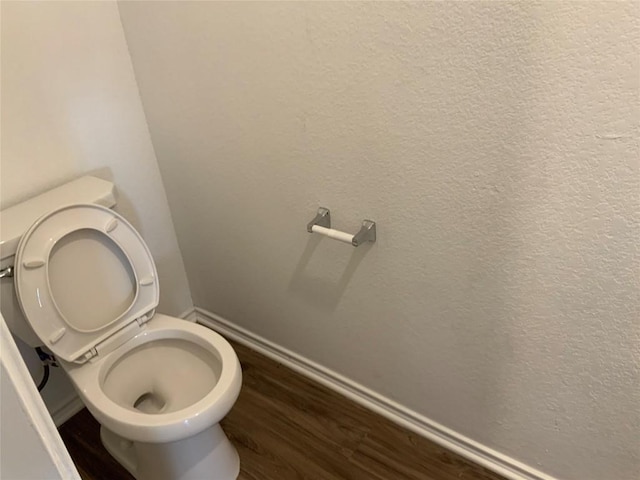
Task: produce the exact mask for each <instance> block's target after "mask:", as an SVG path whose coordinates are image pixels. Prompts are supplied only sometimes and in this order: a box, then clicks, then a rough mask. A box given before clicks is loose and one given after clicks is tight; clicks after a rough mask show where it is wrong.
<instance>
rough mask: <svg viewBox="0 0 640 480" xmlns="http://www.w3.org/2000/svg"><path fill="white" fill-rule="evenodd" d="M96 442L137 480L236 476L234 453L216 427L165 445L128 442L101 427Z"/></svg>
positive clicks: (226, 479)
mask: <svg viewBox="0 0 640 480" xmlns="http://www.w3.org/2000/svg"><path fill="white" fill-rule="evenodd" d="M100 439H101V440H102V444H103V445H104V447H105V448H106V449H107V451H108V452H109V453H110V454H111V455H112V456H113V457H114V458H115V459H116V460H117V461H118V463H120V465H122V466H123V467H124V468H126V469H127V471H128V472H129V473H130V474H131V475H133V476H134V477H135V478H136V479H137V480H201V479H211V480H235V479H236V478H238V474H239V473H240V460H239V457H238V453H237V452H236V449H235V448H234V447H233V445H231V442H230V441H229V439H228V438H227V436H226V435H225V433H224V432H223V431H222V428H221V427H220V425H219V424H216V425H213V426H212V427H209V428H207V429H206V430H203V431H202V432H200V433H198V434H197V435H194V436H193V437H188V438H185V439H183V440H178V441H175V442H168V443H142V442H132V441H130V440H127V439H124V438H122V437H120V436H119V435H116V434H115V433H113V432H111V431H110V430H108V429H106V428H105V427H102V426H101V427H100Z"/></svg>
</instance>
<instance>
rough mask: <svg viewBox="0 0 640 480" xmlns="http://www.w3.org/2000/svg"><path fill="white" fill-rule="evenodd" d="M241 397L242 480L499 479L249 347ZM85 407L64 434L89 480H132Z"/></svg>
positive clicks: (238, 442) (237, 415)
mask: <svg viewBox="0 0 640 480" xmlns="http://www.w3.org/2000/svg"><path fill="white" fill-rule="evenodd" d="M233 347H234V348H235V350H236V352H237V353H238V357H239V358H240V362H241V363H242V371H243V386H242V392H241V393H240V397H239V399H238V401H237V403H236V405H235V406H234V408H233V409H232V411H231V412H230V413H229V415H228V416H227V417H226V418H225V419H224V421H223V422H222V426H223V428H224V430H225V432H226V433H227V435H228V436H229V438H230V439H231V441H232V442H233V444H234V445H235V446H236V448H237V449H238V453H239V454H240V465H241V472H240V480H289V479H309V480H350V479H353V480H365V479H372V480H396V479H397V480H460V479H463V480H472V479H475V480H500V479H502V477H501V476H499V475H497V474H495V473H492V472H490V471H488V470H486V469H484V468H482V467H479V466H477V465H475V464H473V463H471V462H469V461H467V460H465V459H464V458H462V457H460V456H458V455H456V454H454V453H452V452H450V451H448V450H446V449H444V448H442V447H440V446H438V445H436V444H434V443H433V442H430V441H429V440H426V439H424V438H422V437H420V436H418V435H415V434H413V433H411V432H409V431H407V430H404V429H403V428H400V427H398V426H397V425H395V424H393V423H391V422H389V421H388V420H386V419H385V418H383V417H380V416H379V415H376V414H375V413H372V412H370V411H369V410H366V409H365V408H363V407H360V406H359V405H357V404H355V403H353V402H352V401H350V400H348V399H346V398H345V397H343V396H341V395H338V394H337V393H334V392H333V391H331V390H329V389H327V388H325V387H323V386H322V385H320V384H318V383H315V382H313V381H311V380H309V379H307V378H306V377H303V376H302V375H300V374H298V373H296V372H294V371H292V370H290V369H288V368H286V367H284V366H283V365H280V364H278V363H277V362H274V361H273V360H270V359H268V358H266V357H264V356H263V355H261V354H259V353H257V352H255V351H253V350H250V349H248V348H246V347H244V346H242V345H239V344H236V343H234V344H233ZM98 430H99V426H98V424H97V422H95V420H93V418H92V417H91V415H90V414H89V413H88V412H87V411H86V410H83V411H82V412H80V413H79V414H78V415H76V416H74V417H73V418H72V419H70V420H69V421H68V422H67V423H65V424H64V425H63V426H62V427H60V433H61V435H62V438H63V440H64V442H65V444H66V445H67V448H68V449H69V452H70V453H71V456H72V457H73V459H74V461H75V462H76V465H77V466H78V470H79V471H80V475H81V476H82V478H83V479H85V480H94V479H95V480H98V479H113V480H116V479H123V480H124V479H131V478H132V477H131V476H130V475H129V474H128V473H127V472H126V471H125V470H124V469H123V468H122V467H121V466H120V465H119V464H118V463H117V462H116V461H115V460H113V459H112V458H111V456H110V455H109V454H108V453H107V452H106V450H104V448H103V447H102V444H101V443H100V438H99V432H98Z"/></svg>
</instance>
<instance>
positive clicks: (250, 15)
mask: <svg viewBox="0 0 640 480" xmlns="http://www.w3.org/2000/svg"><path fill="white" fill-rule="evenodd" d="M119 6H120V12H121V18H122V21H123V25H124V27H125V33H126V37H127V41H128V44H129V48H130V52H131V55H132V59H133V64H134V69H135V71H136V76H137V79H138V85H139V88H140V91H141V96H142V100H143V104H144V107H145V111H146V114H147V119H148V122H149V126H150V130H151V134H152V139H153V142H154V146H155V148H156V153H157V156H158V161H159V163H160V167H161V171H162V174H163V178H164V182H165V186H166V188H167V192H168V196H169V201H170V205H171V209H172V212H173V217H174V220H175V223H176V228H177V231H178V236H179V241H180V245H181V248H182V252H183V255H184V259H185V263H186V267H187V272H188V276H189V281H190V284H191V287H192V291H193V294H194V300H195V303H196V305H198V306H201V307H203V308H205V309H208V310H211V311H213V312H215V313H218V314H220V315H222V316H224V317H226V318H228V319H230V320H232V321H233V322H236V323H237V324H238V325H241V326H243V327H245V328H247V329H249V330H251V331H253V332H256V333H258V334H260V335H263V336H264V337H266V338H268V339H270V340H272V341H274V342H276V343H279V344H281V345H283V346H285V347H287V348H289V349H292V350H294V351H296V352H299V353H301V354H303V355H305V356H307V357H309V358H311V359H313V360H315V361H317V362H319V363H320V364H322V365H325V366H327V367H329V368H331V369H334V370H336V371H338V372H340V373H342V374H344V375H346V376H347V377H350V378H352V379H354V380H356V381H358V382H360V383H362V384H364V385H366V386H368V387H370V388H372V389H374V390H375V391H377V392H379V393H381V394H383V395H386V396H388V397H390V398H392V399H394V400H397V401H399V402H400V403H402V404H404V405H406V406H407V407H409V408H411V409H413V410H415V411H417V412H419V413H421V414H423V415H426V416H427V417H429V418H431V419H433V420H436V421H438V422H440V423H442V424H444V425H445V426H447V427H450V428H452V429H454V430H457V431H458V432H460V433H462V434H464V435H467V436H469V437H471V438H473V439H475V440H477V441H479V442H482V443H484V444H485V445H487V446H489V447H493V448H495V449H497V450H499V451H501V452H503V453H505V454H507V455H510V456H513V457H515V458H517V459H519V460H521V461H523V462H525V463H528V464H529V465H531V466H534V467H536V468H539V469H541V470H543V471H545V472H548V473H550V474H553V475H556V476H558V477H560V478H574V479H580V480H588V479H593V480H596V479H604V478H608V479H616V480H626V479H632V478H637V473H638V470H639V469H640V458H639V457H638V430H639V429H640V412H639V411H638V404H639V402H640V394H639V389H638V385H639V377H638V363H639V362H640V353H639V350H638V348H639V340H640V338H639V333H640V332H639V325H638V317H639V306H640V299H639V296H638V295H639V294H638V292H639V288H640V284H639V280H638V268H639V255H638V253H639V252H638V238H639V237H640V199H639V191H640V172H639V165H638V119H639V118H638V117H639V115H638V113H639V112H638V90H639V85H638V70H639V66H640V65H639V44H638V40H639V38H638V34H639V29H638V8H637V3H636V4H633V3H608V2H607V3H597V2H583V3H576V2H567V3H564V4H563V3H544V4H539V3H534V2H520V3H503V2H495V3H493V2H488V3H478V2H476V3H470V2H445V3H440V2H429V3H427V2H424V3H413V4H406V3H373V2H371V3H325V2H313V3H310V2H300V3H250V4H247V3H207V2H205V3H188V4H186V3H180V2H177V3H173V2H172V3H164V2H153V3H147V2H141V3H131V2H122V3H120V4H119ZM319 205H322V206H326V207H329V208H331V210H332V213H333V220H334V225H335V227H336V228H340V229H344V230H355V229H356V228H357V227H358V225H359V223H360V221H361V220H362V219H363V218H371V219H374V220H376V221H377V222H378V228H379V230H378V233H379V240H378V242H377V243H376V244H375V245H373V246H372V247H370V248H367V247H363V248H360V249H357V250H356V249H353V248H351V247H349V246H346V245H344V244H339V243H336V242H333V241H330V240H327V239H319V238H317V237H314V236H311V235H309V234H307V233H306V231H305V225H306V223H307V222H308V221H309V220H310V219H311V218H312V217H313V216H314V214H315V210H316V208H317V207H318V206H319Z"/></svg>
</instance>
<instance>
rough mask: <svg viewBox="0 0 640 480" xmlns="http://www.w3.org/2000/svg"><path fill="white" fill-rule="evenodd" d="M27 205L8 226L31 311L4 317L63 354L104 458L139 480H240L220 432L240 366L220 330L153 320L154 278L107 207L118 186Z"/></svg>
mask: <svg viewBox="0 0 640 480" xmlns="http://www.w3.org/2000/svg"><path fill="white" fill-rule="evenodd" d="M105 199H106V200H105ZM28 202H29V203H28V204H25V205H18V206H16V207H13V208H12V209H10V210H13V211H12V212H9V211H7V212H6V213H7V214H6V215H5V212H2V218H1V220H2V222H3V225H2V241H1V243H0V247H1V250H2V261H3V265H4V264H6V263H7V262H8V259H9V257H10V256H12V257H13V258H10V260H12V262H13V268H14V285H15V293H16V298H17V302H18V304H19V306H20V310H21V312H22V315H21V314H20V312H18V311H15V312H10V314H9V315H7V314H6V312H5V311H4V310H3V315H4V316H5V318H6V319H7V324H8V326H9V328H10V329H11V330H12V332H13V333H14V334H15V335H17V336H18V337H21V339H22V340H24V341H25V342H26V343H27V344H29V345H31V346H39V345H45V346H46V347H47V348H48V349H50V350H51V351H52V352H53V353H54V354H55V356H56V358H57V359H58V362H59V363H60V365H61V366H62V368H63V369H64V370H65V371H66V372H67V374H68V375H69V378H70V379H71V381H72V383H73V385H74V386H75V388H76V390H77V391H78V394H79V396H80V398H81V399H82V401H83V402H84V404H85V406H86V407H87V409H88V410H89V411H90V412H91V414H92V415H93V416H94V417H95V418H96V420H98V422H99V423H100V425H101V432H100V437H101V440H102V443H103V444H104V446H105V448H106V449H107V450H108V451H109V452H110V453H111V455H113V456H114V457H115V458H116V460H118V462H119V463H120V464H122V465H123V466H124V467H125V468H126V469H127V470H128V471H129V472H130V473H131V474H132V475H133V476H134V477H135V478H137V479H138V480H151V479H154V480H188V479H194V480H195V479H198V480H199V479H214V480H232V479H235V478H237V476H238V474H239V469H240V464H239V459H238V454H237V452H236V450H235V449H234V447H233V446H232V445H231V443H230V442H229V440H228V439H227V437H226V435H225V434H224V432H223V431H222V428H221V427H220V425H219V423H220V420H221V419H222V418H223V417H224V416H225V415H226V414H227V413H228V412H229V410H230V409H231V407H232V406H233V404H234V403H235V401H236V399H237V397H238V395H239V393H240V387H241V382H242V374H241V369H240V364H239V362H238V358H237V356H236V354H235V352H234V350H233V348H232V347H231V345H229V343H228V342H227V341H226V340H225V339H224V338H222V337H221V336H220V335H218V334H217V333H215V332H213V331H212V330H210V329H207V328H205V327H203V326H201V325H197V324H194V323H190V322H188V321H185V320H182V319H178V318H174V317H170V316H167V315H163V314H160V313H156V312H155V309H156V307H157V305H158V301H159V285H158V275H157V272H156V267H155V264H154V261H153V258H152V257H151V253H150V252H149V249H148V247H147V246H146V244H145V243H144V241H143V240H142V237H141V236H140V234H139V233H138V232H137V231H136V230H135V229H134V228H133V226H132V225H131V224H130V223H129V222H128V221H127V220H126V219H125V218H124V217H122V216H121V215H120V214H118V213H117V212H115V211H113V210H112V209H110V208H108V207H109V206H113V204H114V203H115V198H114V197H113V185H112V184H111V183H110V182H106V181H104V180H100V179H96V178H93V177H83V178H82V179H79V180H76V181H75V182H72V183H70V184H67V185H65V186H63V187H60V188H58V189H56V190H54V191H50V192H47V193H46V194H44V195H43V196H41V197H40V198H38V197H36V198H34V199H32V200H30V201H28ZM45 210H46V212H45V213H43V211H45ZM36 216H37V218H33V217H36ZM30 217H31V218H30ZM14 219H15V220H14ZM26 221H32V223H31V225H30V226H28V228H26V229H25V228H24V227H25V224H26ZM7 222H9V225H7ZM12 222H13V223H12ZM21 230H23V233H22V234H19V232H20V231H21ZM18 239H19V243H18ZM16 244H17V245H16ZM13 249H15V253H13ZM12 253H13V255H11V254H12Z"/></svg>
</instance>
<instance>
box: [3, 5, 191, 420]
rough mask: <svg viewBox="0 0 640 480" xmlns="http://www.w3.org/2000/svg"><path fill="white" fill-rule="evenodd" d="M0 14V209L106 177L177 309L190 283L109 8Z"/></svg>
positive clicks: (60, 396) (169, 309)
mask: <svg viewBox="0 0 640 480" xmlns="http://www.w3.org/2000/svg"><path fill="white" fill-rule="evenodd" d="M1 13H2V17H1V21H2V31H1V39H2V60H1V61H2V90H1V102H2V132H1V133H2V147H1V161H0V173H1V175H0V201H1V204H2V207H3V208H4V207H7V206H10V205H13V204H15V203H17V202H19V201H21V200H23V199H25V198H28V197H30V196H32V195H34V194H37V193H40V192H42V191H44V190H46V189H48V188H50V187H53V186H57V185H59V184H61V183H64V182H66V181H68V180H69V179H72V178H75V177H78V176H81V175H84V174H87V173H90V174H93V175H96V176H99V177H102V178H106V179H108V180H111V181H113V182H114V183H115V184H116V188H117V193H118V206H117V210H118V211H119V212H120V213H122V214H123V215H125V216H126V217H127V218H128V219H129V220H131V221H132V223H133V224H134V225H135V227H136V228H137V229H138V230H139V231H140V232H141V233H142V235H143V237H144V238H145V240H146V242H147V243H148V244H149V247H150V249H151V251H152V253H153V255H154V258H155V261H156V264H157V267H158V275H159V277H160V285H161V300H160V306H159V309H160V310H161V311H163V312H165V313H168V314H173V315H178V314H180V313H182V312H183V311H184V310H186V309H188V308H190V307H191V306H192V302H191V296H190V291H189V286H188V283H187V278H186V273H185V269H184V265H183V261H182V257H181V254H180V251H179V249H178V244H177V240H176V236H175V232H174V227H173V223H172V219H171V215H170V212H169V208H168V204H167V198H166V194H165V191H164V187H163V185H162V180H161V177H160V172H159V170H158V165H157V162H156V159H155V153H154V150H153V145H152V144H151V139H150V136H149V131H148V128H147V124H146V120H145V116H144V111H143V109H142V104H141V102H140V97H139V95H138V89H137V86H136V80H135V77H134V72H133V69H132V66H131V59H130V57H129V52H128V50H127V45H126V42H125V38H124V34H123V30H122V24H121V22H120V19H119V15H118V8H117V5H116V4H115V3H114V2H2V6H1ZM35 367H36V368H35V370H34V369H33V368H32V371H33V372H34V375H35V376H36V377H37V380H39V379H40V376H41V372H40V371H39V370H40V369H39V367H38V366H37V364H36V365H35ZM36 370H37V371H36ZM70 395H71V396H72V395H73V392H72V389H71V386H70V384H69V383H68V382H67V381H66V378H65V377H64V376H63V375H58V376H55V377H54V378H53V380H52V383H51V384H50V385H48V386H47V387H46V389H45V391H44V396H45V400H47V404H48V407H49V408H50V409H52V410H56V409H57V408H59V407H60V405H61V404H62V403H64V402H67V401H68V398H69V396H70Z"/></svg>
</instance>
